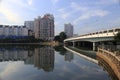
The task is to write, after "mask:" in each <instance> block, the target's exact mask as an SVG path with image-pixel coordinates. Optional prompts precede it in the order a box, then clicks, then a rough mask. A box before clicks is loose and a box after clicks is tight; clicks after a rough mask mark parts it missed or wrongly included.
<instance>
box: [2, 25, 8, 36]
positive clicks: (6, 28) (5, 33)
mask: <svg viewBox="0 0 120 80" xmlns="http://www.w3.org/2000/svg"><path fill="white" fill-rule="evenodd" d="M3 33H4V35H5V36H9V26H8V25H5V26H4V30H3Z"/></svg>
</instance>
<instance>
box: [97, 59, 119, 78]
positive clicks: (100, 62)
mask: <svg viewBox="0 0 120 80" xmlns="http://www.w3.org/2000/svg"><path fill="white" fill-rule="evenodd" d="M97 60H98V64H99V65H100V66H102V67H103V70H105V71H107V72H108V74H109V76H110V77H111V79H112V80H119V79H118V78H117V76H116V75H115V73H114V71H113V70H112V69H111V67H110V66H109V65H108V63H106V62H105V61H104V60H103V59H101V58H99V57H97Z"/></svg>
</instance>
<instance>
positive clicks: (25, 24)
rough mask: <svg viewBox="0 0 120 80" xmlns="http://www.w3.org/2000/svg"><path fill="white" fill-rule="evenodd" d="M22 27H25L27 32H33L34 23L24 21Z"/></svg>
mask: <svg viewBox="0 0 120 80" xmlns="http://www.w3.org/2000/svg"><path fill="white" fill-rule="evenodd" d="M24 26H26V27H27V28H28V29H29V30H32V31H34V21H25V22H24Z"/></svg>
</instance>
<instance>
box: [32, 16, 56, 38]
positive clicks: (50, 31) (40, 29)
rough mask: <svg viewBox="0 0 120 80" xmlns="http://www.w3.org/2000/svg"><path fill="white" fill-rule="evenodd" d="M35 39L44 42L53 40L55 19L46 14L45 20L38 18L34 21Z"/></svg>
mask: <svg viewBox="0 0 120 80" xmlns="http://www.w3.org/2000/svg"><path fill="white" fill-rule="evenodd" d="M34 28H35V29H34V30H35V31H34V32H35V38H38V39H43V40H53V38H54V17H53V15H51V14H45V15H44V17H43V18H41V17H38V18H37V19H35V21H34Z"/></svg>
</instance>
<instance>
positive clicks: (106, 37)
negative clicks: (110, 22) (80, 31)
mask: <svg viewBox="0 0 120 80" xmlns="http://www.w3.org/2000/svg"><path fill="white" fill-rule="evenodd" d="M118 32H120V28H116V29H110V30H104V31H99V32H94V33H89V34H84V35H80V36H77V37H71V38H67V39H65V40H64V43H65V44H66V43H67V42H72V43H73V46H74V45H75V42H78V41H79V42H80V41H81V42H82V41H84V42H91V43H93V50H94V49H95V43H97V42H103V41H113V40H114V36H115V35H116V34H117V33H118Z"/></svg>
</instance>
